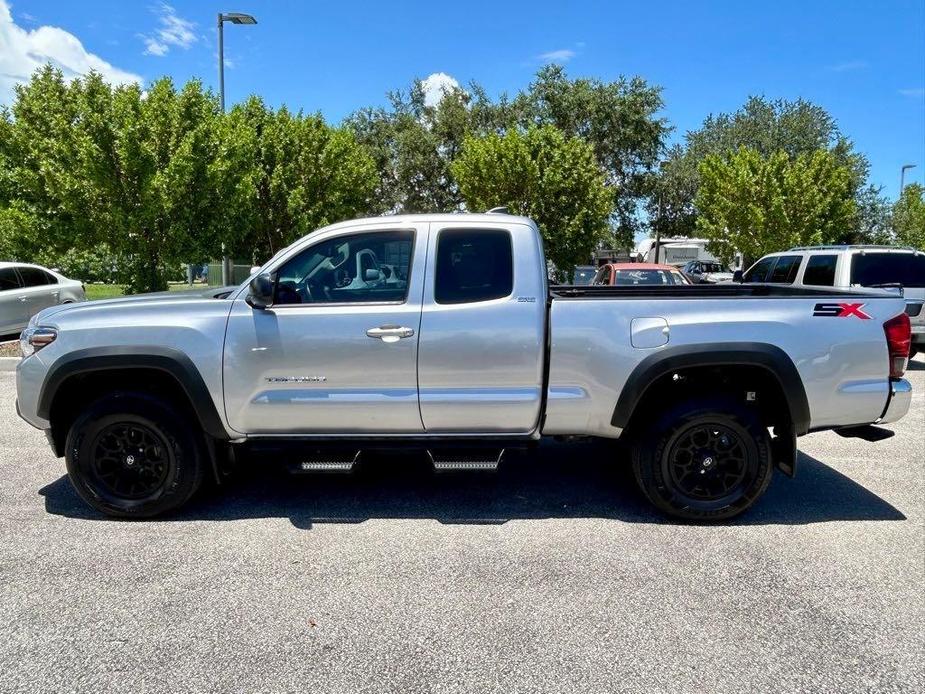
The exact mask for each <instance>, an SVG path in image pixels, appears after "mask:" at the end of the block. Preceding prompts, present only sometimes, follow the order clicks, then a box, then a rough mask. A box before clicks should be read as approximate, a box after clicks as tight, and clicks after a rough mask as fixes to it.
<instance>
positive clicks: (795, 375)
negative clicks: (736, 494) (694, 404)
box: [611, 342, 810, 436]
mask: <svg viewBox="0 0 925 694" xmlns="http://www.w3.org/2000/svg"><path fill="white" fill-rule="evenodd" d="M721 367H745V368H749V369H756V368H757V369H761V370H762V371H763V372H764V373H766V374H767V375H768V376H769V377H770V378H771V379H773V382H775V383H776V384H777V386H778V387H779V389H780V392H781V393H782V394H783V398H784V401H785V402H786V404H787V407H788V410H789V415H790V423H791V425H792V427H793V432H794V434H795V435H797V436H801V435H803V434H805V433H807V432H808V431H809V428H810V410H809V401H808V400H807V398H806V390H805V389H804V387H803V381H802V379H801V378H800V374H799V372H798V371H797V369H796V366H795V365H794V363H793V361H792V360H791V359H790V357H789V356H788V355H787V353H786V352H784V351H783V350H782V349H781V348H779V347H776V346H774V345H770V344H767V343H761V342H732V343H730V342H723V343H718V344H709V343H706V344H698V345H682V346H677V347H667V348H666V349H662V350H659V351H658V352H656V353H654V354H651V355H649V356H648V357H646V358H645V359H643V360H642V361H641V362H640V363H639V364H638V365H637V366H636V368H635V369H633V371H632V372H631V373H630V375H629V378H627V380H626V384H625V385H624V387H623V389H622V390H621V392H620V397H619V398H618V400H617V404H616V406H615V407H614V411H613V416H612V418H611V424H612V425H613V426H615V427H620V428H621V429H625V428H627V427H628V425H629V424H630V422H631V420H632V418H633V415H634V414H635V413H636V411H637V406H638V405H639V404H640V403H641V402H643V401H644V399H645V398H646V395H647V394H649V393H650V389H651V388H652V386H653V384H655V383H657V382H659V381H660V380H662V379H664V378H665V377H667V376H669V375H671V374H673V373H676V372H684V371H689V370H691V369H699V368H721Z"/></svg>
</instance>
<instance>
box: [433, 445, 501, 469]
mask: <svg viewBox="0 0 925 694" xmlns="http://www.w3.org/2000/svg"><path fill="white" fill-rule="evenodd" d="M427 455H428V456H429V457H430V462H431V463H432V464H433V466H434V470H435V471H437V472H449V471H451V470H488V471H494V470H497V469H498V465H500V464H501V459H502V458H503V457H504V449H503V448H500V449H491V448H481V449H479V448H475V449H470V450H464V449H447V450H444V451H433V450H430V449H428V451H427Z"/></svg>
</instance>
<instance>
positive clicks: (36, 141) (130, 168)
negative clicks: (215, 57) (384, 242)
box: [0, 67, 376, 291]
mask: <svg viewBox="0 0 925 694" xmlns="http://www.w3.org/2000/svg"><path fill="white" fill-rule="evenodd" d="M0 116H2V117H0V136H2V138H0V158H2V159H0V160H2V162H3V163H4V167H3V174H2V175H0V250H2V251H3V253H4V254H5V255H6V256H7V257H13V258H21V259H29V260H35V259H37V258H49V257H54V256H58V257H59V258H60V259H61V260H63V261H68V262H69V261H70V259H71V258H74V257H80V256H79V254H78V255H77V256H75V255H74V252H75V251H85V250H89V249H93V248H95V247H97V246H98V245H99V244H103V243H105V244H106V245H107V247H108V248H109V249H110V251H111V253H112V257H114V258H116V259H117V260H118V262H117V272H116V273H115V276H114V279H116V280H117V281H120V282H122V283H124V284H125V285H126V288H127V289H128V291H151V290H158V289H165V288H166V286H167V284H166V283H167V280H168V279H172V278H177V276H178V275H179V274H180V270H179V268H180V264H181V263H183V262H203V261H205V260H207V259H209V258H215V257H219V256H220V255H222V253H223V252H225V251H227V252H233V253H237V254H240V255H244V256H246V257H251V256H254V257H258V258H260V259H263V258H265V257H266V256H267V255H268V254H272V253H273V252H274V251H276V250H278V249H279V248H280V247H281V246H283V245H285V244H287V243H290V242H291V241H293V240H295V239H296V238H298V237H299V236H302V235H304V234H307V233H308V232H310V231H311V230H313V229H315V228H317V227H319V226H323V225H325V224H328V223H331V222H334V221H338V220H340V219H344V218H349V217H352V216H356V215H357V214H362V213H364V212H366V211H367V209H368V207H369V196H370V195H371V193H372V191H373V188H374V186H375V182H376V174H375V167H374V164H373V160H372V158H371V157H370V156H369V154H368V153H367V152H366V151H365V149H363V148H362V147H361V146H360V145H358V144H357V142H356V140H355V138H354V136H353V134H352V133H351V132H350V131H349V130H347V129H343V128H332V127H330V126H328V125H327V124H326V123H325V122H324V121H323V120H322V119H321V117H320V116H303V115H302V114H301V113H299V114H293V113H290V112H289V111H287V110H286V109H285V108H281V109H279V110H278V111H275V112H274V111H271V110H269V109H267V108H266V107H265V106H264V105H263V104H262V103H261V102H260V101H259V100H257V99H251V100H249V101H248V102H246V103H245V104H243V105H242V106H240V107H237V108H235V109H234V110H233V111H232V113H231V114H228V115H225V114H222V113H221V112H220V111H219V108H218V104H217V101H216V100H215V98H214V97H213V95H212V94H211V93H210V92H209V91H207V90H204V89H203V87H202V85H201V84H200V83H199V82H198V81H195V80H194V81H191V82H189V83H187V84H186V85H185V86H184V87H183V88H182V89H179V90H178V89H176V87H175V86H174V85H173V83H172V82H171V81H170V80H169V79H167V78H164V79H160V80H157V81H155V82H154V83H153V84H151V85H150V87H149V88H148V89H147V90H146V91H145V92H142V91H141V89H140V88H139V87H137V86H136V85H129V86H123V87H117V88H112V87H111V86H110V85H108V84H107V83H106V82H104V81H103V79H102V78H101V77H100V76H99V75H98V74H96V73H90V74H89V75H87V76H86V77H85V78H81V79H76V80H73V81H71V82H67V81H66V80H64V78H63V76H62V74H61V72H60V71H58V70H55V69H53V68H51V67H46V68H44V69H42V70H40V71H39V72H38V73H36V75H35V76H34V77H33V79H32V81H31V82H30V83H29V84H27V85H24V86H20V87H18V88H17V97H16V101H15V103H14V105H13V108H12V110H11V112H9V113H6V112H4V113H3V114H0ZM68 254H70V255H68ZM55 264H61V263H55ZM88 267H89V265H88Z"/></svg>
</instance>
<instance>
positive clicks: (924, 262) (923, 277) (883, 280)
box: [851, 252, 925, 287]
mask: <svg viewBox="0 0 925 694" xmlns="http://www.w3.org/2000/svg"><path fill="white" fill-rule="evenodd" d="M851 284H853V285H856V286H861V287H871V286H874V285H880V284H901V285H902V286H904V287H925V255H922V254H920V253H869V252H864V253H858V254H856V255H855V256H854V258H853V259H852V261H851Z"/></svg>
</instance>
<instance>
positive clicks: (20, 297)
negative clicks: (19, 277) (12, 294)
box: [16, 296, 29, 302]
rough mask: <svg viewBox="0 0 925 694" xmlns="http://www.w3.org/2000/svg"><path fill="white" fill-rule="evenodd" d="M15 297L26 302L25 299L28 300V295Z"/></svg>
mask: <svg viewBox="0 0 925 694" xmlns="http://www.w3.org/2000/svg"><path fill="white" fill-rule="evenodd" d="M16 298H17V299H19V300H20V301H22V302H26V301H28V300H29V297H28V296H18V297H16Z"/></svg>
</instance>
